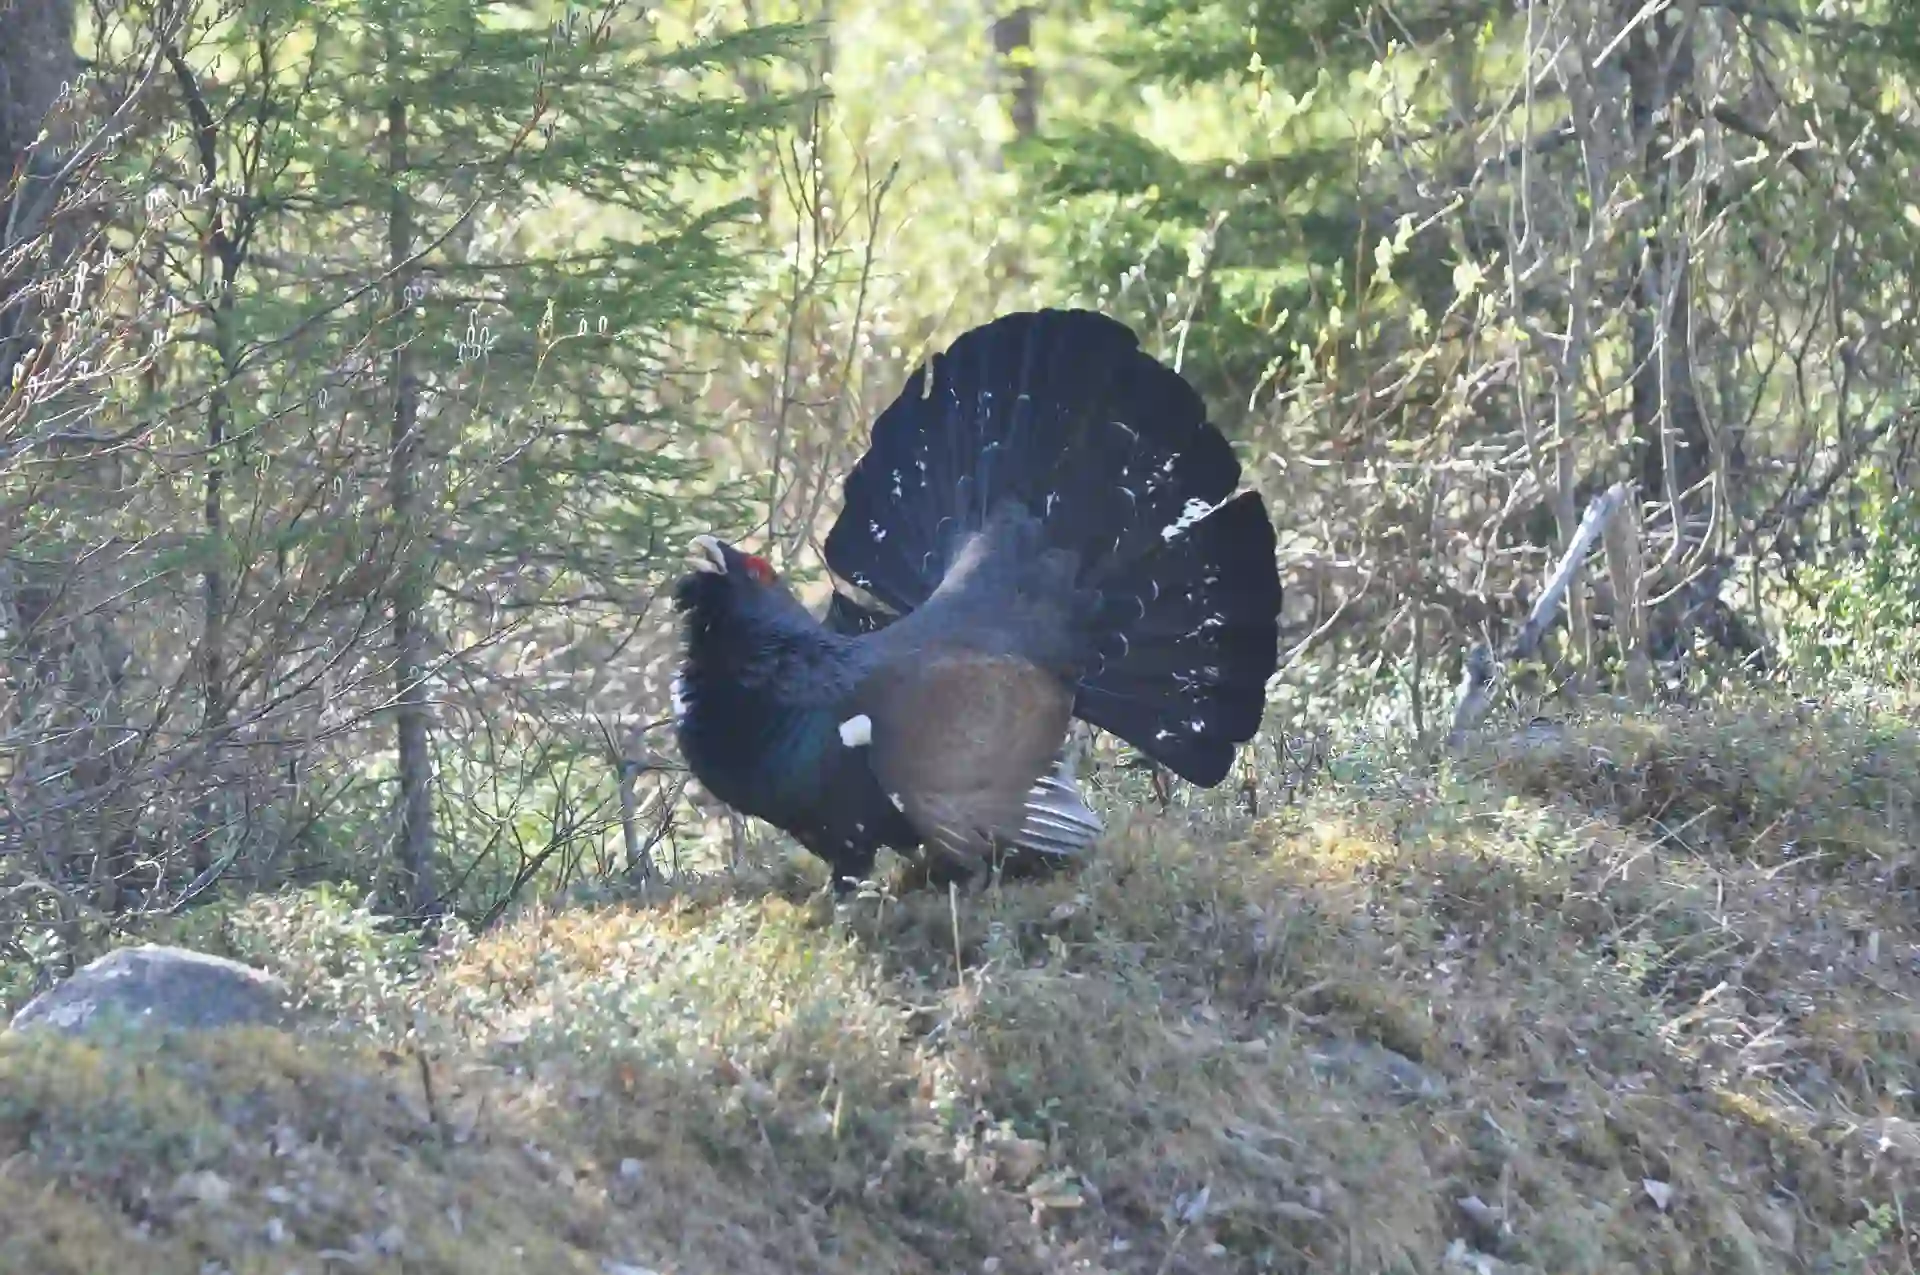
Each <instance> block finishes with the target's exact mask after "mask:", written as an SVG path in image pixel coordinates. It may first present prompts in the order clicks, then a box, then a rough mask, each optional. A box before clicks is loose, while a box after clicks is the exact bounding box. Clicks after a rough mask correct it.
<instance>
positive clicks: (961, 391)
mask: <svg viewBox="0 0 1920 1275" xmlns="http://www.w3.org/2000/svg"><path fill="white" fill-rule="evenodd" d="M1239 481H1240V463H1239V461H1238V460H1237V459H1236V458H1235V456H1234V454H1233V449H1232V447H1231V445H1230V444H1229V443H1228V442H1227V440H1226V438H1225V437H1224V436H1223V435H1222V434H1221V433H1220V432H1219V430H1218V429H1216V428H1215V427H1214V426H1213V425H1212V424H1210V423H1209V422H1208V420H1207V417H1206V409H1205V405H1204V404H1203V403H1202V402H1201V400H1200V397H1199V395H1198V394H1196V393H1195V392H1194V390H1193V388H1192V387H1191V386H1189V385H1188V384H1187V382H1186V381H1185V380H1184V379H1182V378H1181V376H1180V375H1179V374H1178V373H1176V372H1174V371H1173V370H1172V369H1170V368H1168V367H1166V366H1165V365H1163V364H1161V363H1160V362H1158V361H1157V360H1155V359H1154V358H1152V357H1151V356H1149V355H1148V354H1146V353H1145V352H1144V351H1142V350H1141V349H1140V348H1139V343H1138V341H1137V339H1136V338H1135V337H1134V334H1133V333H1132V332H1131V331H1130V330H1129V329H1128V328H1127V327H1126V326H1125V325H1123V324H1121V323H1118V322H1116V321H1114V320H1112V319H1109V318H1107V317H1105V316H1103V315H1099V314H1095V313H1092V312H1090V311H1084V310H1044V311H1039V312H1035V313H1023V314H1011V315H1007V316H1004V317H1002V318H1000V319H997V320H995V321H993V322H992V323H988V324H986V325H984V326H982V327H979V328H975V329H973V330H972V331H970V332H968V333H966V334H965V335H963V336H961V337H960V338H959V339H958V340H956V341H955V342H954V343H953V345H952V347H951V348H949V349H948V350H947V351H946V353H944V354H942V355H939V356H936V357H935V358H933V359H931V360H929V361H928V363H927V364H925V365H923V366H922V367H921V368H919V369H916V370H915V372H914V373H913V375H912V376H911V377H909V378H908V381H907V384H906V386H905V387H904V388H903V389H902V391H901V393H900V395H899V397H898V398H896V399H895V400H894V402H893V403H892V404H891V405H890V406H889V407H888V408H887V409H886V411H884V412H882V413H881V415H880V417H879V419H878V420H876V421H875V422H874V427H873V437H872V441H871V443H870V445H869V448H868V451H867V453H866V455H865V456H863V457H862V458H861V459H860V461H859V463H858V464H856V465H855V466H854V469H853V471H852V473H850V474H849V475H848V477H847V480H846V486H845V497H844V502H843V505H842V508H841V513H840V517H839V520H838V521H837V522H836V523H835V524H834V527H833V530H832V531H831V532H830V533H829V535H828V537H827V542H826V558H827V565H828V566H829V567H830V568H831V569H832V570H833V571H834V573H835V574H836V575H838V576H839V577H840V578H841V579H842V580H845V581H847V582H849V583H851V584H852V585H854V586H856V587H857V588H859V589H861V590H864V591H865V592H866V593H867V594H869V595H870V596H871V598H872V599H873V601H874V602H875V603H877V604H878V606H877V607H876V606H873V605H868V604H863V603H862V602H860V601H858V600H855V599H853V598H850V597H846V596H844V595H839V594H836V596H835V599H834V602H833V606H832V608H831V609H830V611H829V615H828V624H829V625H830V626H831V627H833V628H835V629H838V630H839V631H842V632H864V631H870V630H871V629H874V628H878V627H882V626H884V625H885V624H886V623H888V622H889V618H890V617H889V616H888V615H887V614H886V612H888V611H890V612H892V613H894V614H896V615H897V614H904V613H906V612H908V611H911V610H913V609H914V608H915V607H917V606H919V605H920V604H921V603H923V602H925V601H926V599H927V597H928V596H929V595H930V594H931V593H932V592H933V590H934V589H935V588H936V587H937V586H938V585H939V583H940V581H941V579H942V578H943V576H944V575H945V573H946V570H947V568H948V566H949V564H950V563H951V562H952V560H953V555H954V554H955V553H956V552H957V551H958V550H959V549H960V548H961V547H962V546H963V545H964V543H965V539H966V537H967V535H968V534H969V533H972V532H975V531H978V530H979V529H980V528H981V527H982V526H983V525H984V524H985V522H986V518H987V515H988V513H989V512H990V511H991V510H993V509H994V507H995V506H996V504H997V503H998V502H1000V501H1002V500H1005V499H1008V498H1012V499H1017V500H1019V501H1020V502H1022V503H1023V504H1024V505H1025V506H1026V507H1027V509H1028V510H1030V511H1031V512H1032V513H1033V514H1034V515H1035V516H1037V517H1038V518H1040V519H1041V521H1042V523H1043V527H1044V541H1045V547H1047V548H1055V549H1066V550H1071V551H1073V552H1074V553H1075V554H1077V555H1078V557H1079V572H1078V576H1077V578H1076V584H1077V585H1078V586H1079V587H1080V588H1083V589H1088V590H1092V591H1095V592H1096V593H1097V598H1098V600H1097V604H1096V606H1095V608H1094V611H1093V615H1092V622H1091V625H1090V629H1089V636H1090V639H1091V643H1092V646H1091V649H1090V650H1089V652H1088V657H1087V664H1086V668H1085V671H1084V673H1083V675H1082V677H1081V681H1080V685H1079V687H1078V689H1077V694H1076V700H1075V706H1074V712H1075V715H1076V716H1078V717H1079V718H1081V719H1082V720H1084V721H1086V722H1088V723H1090V724H1092V725H1095V726H1098V727H1100V728H1102V729H1104V730H1108V731H1111V732H1112V733H1114V734H1116V735H1118V736H1120V737H1121V738H1122V739H1124V740H1126V741H1127V742H1128V743H1130V744H1132V745H1133V746H1134V747H1135V748H1138V749H1139V750H1140V751H1142V752H1143V753H1146V754H1147V755H1148V756H1150V757H1152V758H1154V759H1155V760H1157V761H1160V762H1161V763H1163V764H1164V765H1166V766H1167V767H1169V768H1170V769H1172V770H1173V771H1174V772H1175V773H1177V774H1179V775H1181V776H1182V777H1183V778H1185V779H1187V780H1189V781H1191V782H1194V783H1198V784H1202V785H1207V786H1211V785H1213V784H1217V783H1219V782H1220V780H1221V779H1222V778H1224V777H1225V775H1226V773H1227V769H1228V767H1229V766H1230V764H1231V761H1232V757H1233V751H1234V747H1235V745H1237V744H1239V743H1241V742H1244V741H1245V740H1248V739H1251V738H1252V737H1253V735H1254V734H1255V732H1256V731H1257V730H1258V729H1259V725H1260V719H1261V716H1262V713H1263V710H1264V707H1265V691H1266V681H1267V679H1268V678H1269V677H1270V676H1271V675H1272V673H1273V671H1274V668H1275V666H1276V664H1277V662H1278V648H1279V611H1280V596H1281V595H1280V577H1279V571H1278V568H1277V566H1276V563H1275V561H1274V550H1275V540H1274V533H1273V527H1272V524H1271V522H1270V521H1269V520H1268V518H1267V514H1266V509H1265V506H1264V504H1263V502H1262V501H1261V499H1260V497H1259V495H1258V494H1257V493H1254V492H1246V493H1242V494H1241V495H1240V496H1238V497H1234V498H1232V499H1229V497H1230V496H1232V493H1233V492H1234V490H1235V488H1236V487H1237V486H1238V484H1239ZM1045 782H1046V781H1044V780H1043V781H1042V785H1041V787H1040V788H1036V793H1040V792H1041V791H1042V789H1043V788H1044V787H1045ZM1069 791H1071V782H1070V780H1069ZM1078 800H1079V799H1078V796H1077V794H1076V795H1074V801H1075V802H1076V803H1077V802H1078ZM1042 807H1043V808H1045V802H1044V801H1043V802H1042ZM1080 808H1081V809H1082V810H1084V809H1085V807H1084V805H1081V807H1080ZM1087 813H1088V816H1089V817H1090V816H1091V812H1087ZM1036 817H1037V818H1039V819H1040V821H1041V822H1039V823H1036V824H1035V831H1036V836H1038V835H1039V834H1040V833H1041V831H1042V830H1043V829H1048V830H1051V829H1052V825H1051V824H1048V823H1046V820H1049V819H1058V820H1061V821H1064V823H1065V824H1067V825H1074V824H1075V819H1076V818H1077V816H1075V815H1072V814H1071V813H1068V814H1060V813H1059V812H1054V811H1051V810H1048V811H1046V813H1043V814H1042V815H1040V816H1036ZM1095 823H1096V824H1097V820H1095ZM1076 827H1077V825H1076ZM1049 835H1052V833H1051V831H1050V832H1049ZM1059 835H1061V836H1066V837H1069V838H1070V837H1071V836H1074V835H1078V834H1077V831H1062V832H1060V833H1059ZM1095 835H1097V833H1096V834H1095Z"/></svg>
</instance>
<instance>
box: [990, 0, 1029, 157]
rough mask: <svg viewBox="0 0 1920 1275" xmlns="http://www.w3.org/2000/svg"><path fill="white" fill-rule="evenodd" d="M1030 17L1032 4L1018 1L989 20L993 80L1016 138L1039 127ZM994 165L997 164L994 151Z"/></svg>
mask: <svg viewBox="0 0 1920 1275" xmlns="http://www.w3.org/2000/svg"><path fill="white" fill-rule="evenodd" d="M1003 2H1004V0H1003ZM1033 16H1034V9H1033V6H1032V5H1028V4H1018V5H1016V7H1014V8H1012V9H1010V10H1008V11H1007V12H1005V13H1003V14H1000V15H999V16H997V17H995V18H994V20H993V79H994V83H995V85H996V86H997V87H998V91H999V92H1000V93H1001V94H1002V95H1003V96H1004V97H1005V98H1006V100H1007V115H1008V117H1009V118H1010V119H1011V120H1012V121H1013V135H1014V137H1015V139H1016V140H1019V141H1025V140H1026V139H1027V138H1029V137H1032V136H1033V135H1034V134H1035V133H1036V132H1038V131H1039V129H1040V68H1038V67H1036V66H1035V65H1034V64H1033ZM994 164H995V166H996V167H998V166H999V164H1000V157H999V156H998V155H997V154H996V155H995V156H994Z"/></svg>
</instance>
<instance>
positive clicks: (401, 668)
mask: <svg viewBox="0 0 1920 1275" xmlns="http://www.w3.org/2000/svg"><path fill="white" fill-rule="evenodd" d="M387 39H388V49H387V71H388V74H389V75H390V76H391V77H392V78H393V85H394V89H393V95H392V97H390V98H389V99H388V102H387V176H388V180H389V182H390V183H391V185H392V191H393V203H392V207H391V209H390V211H389V214H388V221H387V265H388V269H389V271H390V272H391V275H392V292H391V294H390V297H389V304H390V311H391V315H392V321H393V367H392V379H393V456H392V460H391V468H390V470H389V472H388V479H387V498H388V501H389V503H390V504H391V506H392V512H393V524H394V534H395V535H396V536H397V537H399V542H398V553H397V555H396V557H395V561H394V567H393V573H392V585H391V601H392V607H393V691H394V728H395V735H396V743H397V745H398V748H399V753H400V794H399V800H398V803H397V804H398V813H399V819H398V824H397V827H396V830H395V834H394V850H395V856H394V857H395V859H396V860H397V862H398V863H399V865H400V871H401V875H402V877H403V878H404V881H405V894H406V903H407V909H408V911H409V912H410V913H412V914H413V915H414V916H416V917H427V916H431V915H432V914H433V913H434V912H435V910H436V909H437V907H438V903H439V890H438V888H437V886H436V884H435V882H434V870H433V793H432V788H431V783H432V765H433V759H432V753H431V751H430V749H429V747H428V740H427V693H426V664H427V661H426V629H425V624H424V621H425V617H424V615H423V614H422V613H423V611H424V609H425V601H426V574H425V573H426V568H427V564H426V561H425V557H424V555H425V554H426V552H427V549H426V544H427V537H426V536H425V535H424V534H423V531H424V529H423V528H422V527H421V525H420V522H421V518H420V508H419V486H420V475H419V463H420V429H419V416H420V387H419V384H418V381H417V379H416V377H415V374H414V368H413V350H412V340H413V323H412V314H413V307H414V297H413V295H412V290H413V285H414V280H415V278H416V275H417V271H416V270H415V268H414V267H413V265H412V264H411V260H412V257H413V254H414V242H413V196H412V192H411V190H410V189H409V187H408V176H409V174H408V169H409V166H410V164H411V160H410V158H409V156H408V135H407V101H406V96H405V84H404V82H403V80H402V79H401V71H400V51H399V47H398V46H399V34H398V32H395V31H392V30H391V29H389V32H388V37H387Z"/></svg>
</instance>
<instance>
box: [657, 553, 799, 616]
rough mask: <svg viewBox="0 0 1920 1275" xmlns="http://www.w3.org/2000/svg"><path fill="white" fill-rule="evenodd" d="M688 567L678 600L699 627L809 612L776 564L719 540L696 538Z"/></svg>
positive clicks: (677, 592) (675, 595) (679, 589)
mask: <svg viewBox="0 0 1920 1275" xmlns="http://www.w3.org/2000/svg"><path fill="white" fill-rule="evenodd" d="M687 566H688V567H689V568H690V570H689V571H688V572H687V574H686V575H684V576H682V577H681V579H680V584H679V586H678V587H677V588H676V589H675V590H674V602H675V605H676V606H677V607H678V608H679V610H681V611H683V612H685V613H686V614H687V616H688V618H689V619H690V620H691V621H693V622H694V623H695V624H696V625H700V626H703V627H704V626H706V625H711V624H724V623H727V622H729V621H749V622H750V621H752V620H754V619H759V618H764V619H772V618H773V617H775V616H778V615H782V614H787V613H791V612H793V611H794V610H796V609H798V610H801V613H802V614H804V613H805V612H804V609H802V608H800V603H799V602H798V601H797V600H796V599H795V598H794V596H793V595H792V594H791V593H789V592H787V588H786V586H785V585H784V584H782V583H781V582H780V577H779V576H777V575H775V574H774V570H773V565H772V564H771V563H769V562H768V561H767V560H766V559H765V558H762V557H760V556H759V555H758V554H752V553H745V552H743V551H741V550H740V549H737V548H735V547H734V546H733V545H730V544H728V543H727V542H726V541H724V540H722V539H720V538H719V537H718V536H695V537H694V538H693V543H692V544H691V545H689V546H688V548H687Z"/></svg>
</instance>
